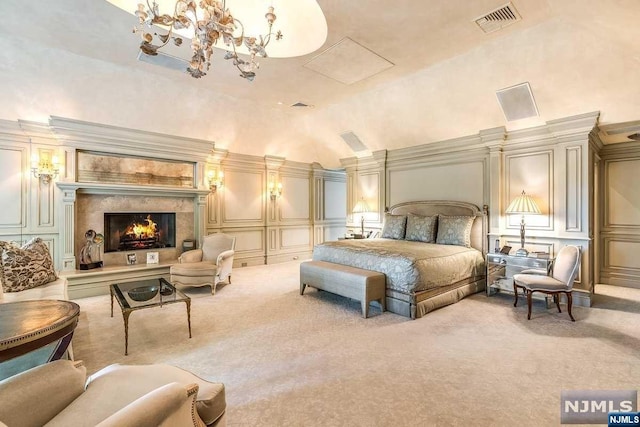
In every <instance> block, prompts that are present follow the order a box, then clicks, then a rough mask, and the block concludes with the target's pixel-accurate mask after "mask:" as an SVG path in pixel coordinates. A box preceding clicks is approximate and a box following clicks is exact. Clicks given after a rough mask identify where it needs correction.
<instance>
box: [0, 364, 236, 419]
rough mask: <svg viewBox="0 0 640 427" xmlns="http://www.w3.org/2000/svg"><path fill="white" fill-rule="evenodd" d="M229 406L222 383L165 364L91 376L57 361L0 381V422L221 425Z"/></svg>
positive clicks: (103, 371) (116, 367)
mask: <svg viewBox="0 0 640 427" xmlns="http://www.w3.org/2000/svg"><path fill="white" fill-rule="evenodd" d="M225 410H226V401H225V389H224V385H223V384H221V383H212V382H209V381H206V380H203V379H201V378H199V377H197V376H195V375H193V374H192V373H190V372H188V371H185V370H183V369H180V368H177V367H174V366H169V365H163V364H155V365H137V366H136V365H119V364H114V365H110V366H107V367H106V368H103V369H101V370H100V371H98V372H96V373H95V374H93V375H91V376H89V378H88V379H87V378H86V369H85V367H84V366H83V365H82V362H72V361H69V360H56V361H54V362H51V363H47V364H45V365H41V366H37V367H35V368H32V369H30V370H28V371H25V372H22V373H20V374H18V375H15V376H13V377H10V378H7V379H5V380H3V381H0V426H1V425H2V424H3V423H4V424H5V425H7V426H9V427H16V426H20V427H30V426H47V427H55V426H74V427H85V426H86V427H88V426H100V427H116V426H117V427H126V426H132V427H133V426H136V427H145V426H149V427H151V426H153V427H155V426H176V427H177V426H180V427H183V426H198V427H201V426H216V427H222V426H224V425H226V420H225V417H224V413H225Z"/></svg>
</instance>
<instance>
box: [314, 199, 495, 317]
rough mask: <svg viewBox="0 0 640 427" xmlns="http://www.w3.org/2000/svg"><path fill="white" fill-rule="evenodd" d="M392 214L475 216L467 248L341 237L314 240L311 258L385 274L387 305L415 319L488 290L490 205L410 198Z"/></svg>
mask: <svg viewBox="0 0 640 427" xmlns="http://www.w3.org/2000/svg"><path fill="white" fill-rule="evenodd" d="M388 214H389V215H393V216H394V217H388V216H387V219H389V218H392V219H393V218H395V219H400V218H401V217H403V216H413V218H414V221H415V218H421V217H433V216H434V215H440V217H439V218H440V221H442V218H445V219H446V220H448V221H451V219H450V218H451V217H473V219H469V220H468V221H467V224H468V223H471V225H470V229H469V228H467V229H466V237H467V240H466V243H467V244H468V245H469V247H465V246H462V245H456V244H437V243H425V242H423V241H410V240H404V237H403V238H396V239H391V238H375V239H356V240H339V241H336V242H325V243H322V244H319V245H316V246H315V247H314V250H313V260H314V261H325V262H331V263H335V264H342V265H348V266H351V267H356V268H361V269H364V270H373V271H378V272H381V273H384V274H385V276H386V305H387V310H389V311H391V312H393V313H397V314H400V315H403V316H406V317H410V318H412V319H415V318H419V317H422V316H424V315H425V314H427V313H428V312H430V311H433V310H435V309H437V308H440V307H443V306H445V305H449V304H453V303H455V302H457V301H459V300H461V299H462V298H464V297H466V296H468V295H471V294H473V293H476V292H480V291H482V290H484V289H485V284H486V275H485V257H486V253H487V240H486V235H487V234H486V233H487V231H486V230H487V209H486V206H485V208H484V209H483V210H480V209H479V208H478V207H477V206H475V205H473V204H470V203H466V202H456V201H419V202H406V203H400V204H397V205H394V206H392V207H391V208H390V209H389V211H388ZM442 215H444V216H445V217H443V216H442ZM416 216H418V217H416ZM446 217H449V219H447V218H446ZM442 224H445V223H444V222H442ZM385 229H386V227H385ZM443 230H444V228H443ZM435 232H436V233H437V230H436V231H435ZM387 234H388V232H387ZM403 236H404V234H403ZM444 241H446V239H443V242H444Z"/></svg>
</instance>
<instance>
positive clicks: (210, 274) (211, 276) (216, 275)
mask: <svg viewBox="0 0 640 427" xmlns="http://www.w3.org/2000/svg"><path fill="white" fill-rule="evenodd" d="M235 247H236V238H235V237H231V236H228V235H226V234H221V233H217V234H210V235H208V236H205V237H204V238H203V239H202V248H201V249H194V250H191V251H187V252H185V253H183V254H182V255H180V257H179V258H178V264H174V265H172V266H171V269H170V270H169V272H170V274H171V283H173V284H174V285H175V284H178V285H183V286H206V285H209V286H211V293H212V294H214V295H215V293H216V287H217V286H218V283H220V282H224V281H225V280H228V281H229V283H231V269H232V267H233V255H234V253H235V252H234V249H235Z"/></svg>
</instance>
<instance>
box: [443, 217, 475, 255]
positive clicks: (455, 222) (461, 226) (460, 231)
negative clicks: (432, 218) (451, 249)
mask: <svg viewBox="0 0 640 427" xmlns="http://www.w3.org/2000/svg"><path fill="white" fill-rule="evenodd" d="M475 218H476V217H475V216H447V215H440V216H439V217H438V238H437V239H436V243H438V244H440V245H457V246H466V247H467V248H468V247H471V226H472V225H473V220H474V219H475Z"/></svg>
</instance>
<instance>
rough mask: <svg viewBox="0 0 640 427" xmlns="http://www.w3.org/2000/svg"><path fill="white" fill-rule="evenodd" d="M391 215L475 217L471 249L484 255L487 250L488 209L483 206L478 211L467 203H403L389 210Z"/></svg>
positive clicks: (440, 201) (433, 201)
mask: <svg viewBox="0 0 640 427" xmlns="http://www.w3.org/2000/svg"><path fill="white" fill-rule="evenodd" d="M389 213H391V214H392V215H406V214H408V213H412V214H415V215H422V216H431V215H436V214H441V215H467V216H475V217H476V219H475V220H474V221H473V225H472V227H471V247H473V248H476V249H478V250H479V251H482V253H483V254H485V255H486V253H487V250H488V244H487V231H488V228H487V225H488V216H489V212H488V207H487V206H486V205H485V206H484V209H483V210H480V208H478V207H477V206H476V205H474V204H472V203H467V202H455V201H449V200H424V201H418V202H403V203H398V204H397V205H393V206H391V208H389Z"/></svg>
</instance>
